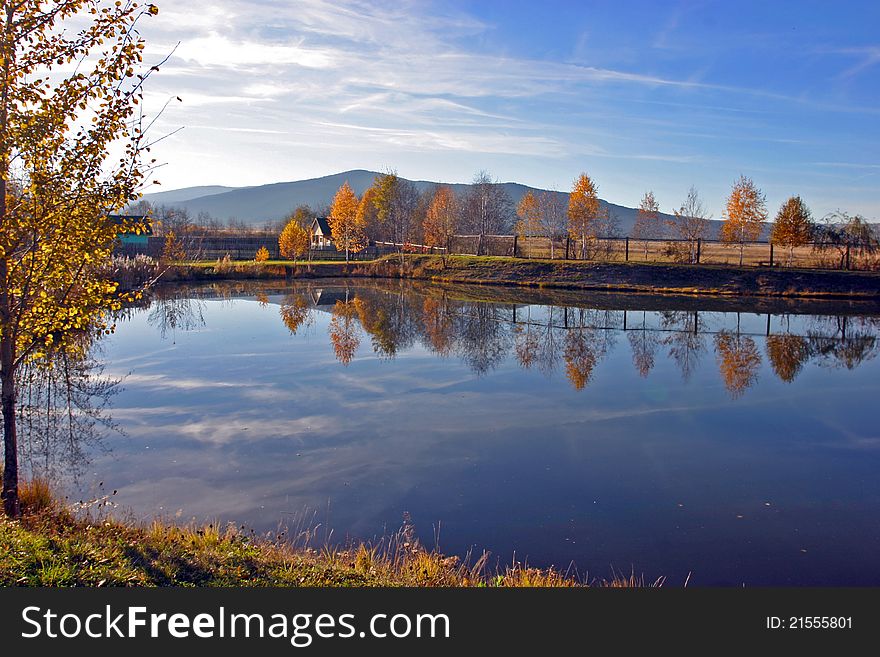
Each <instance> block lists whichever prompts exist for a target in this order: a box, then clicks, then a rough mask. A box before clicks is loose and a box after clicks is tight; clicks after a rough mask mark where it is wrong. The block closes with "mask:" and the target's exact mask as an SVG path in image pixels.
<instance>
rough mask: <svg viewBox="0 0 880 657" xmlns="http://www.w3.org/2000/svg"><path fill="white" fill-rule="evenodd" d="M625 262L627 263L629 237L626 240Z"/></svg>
mask: <svg viewBox="0 0 880 657" xmlns="http://www.w3.org/2000/svg"><path fill="white" fill-rule="evenodd" d="M625 261H626V262H629V237H627V238H626V257H625Z"/></svg>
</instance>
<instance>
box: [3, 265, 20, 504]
mask: <svg viewBox="0 0 880 657" xmlns="http://www.w3.org/2000/svg"><path fill="white" fill-rule="evenodd" d="M6 267H7V264H6V262H5V261H3V262H2V265H0V275H2V276H3V279H4V280H5V278H6V276H5V274H6V271H5V270H6ZM3 297H4V301H6V304H3V306H4V307H3V308H2V310H0V312H2V314H3V315H4V316H5V317H8V299H9V296H8V293H5V294H3ZM3 324H4V325H3V337H2V340H0V379H2V392H0V399H2V409H3V451H4V454H5V457H6V458H5V462H4V464H3V510H4V511H5V512H6V515H7V516H9V517H10V518H17V517H18V516H19V513H20V509H19V506H18V435H17V432H16V426H15V370H14V367H13V366H14V363H15V349H14V344H13V340H12V331H11V328H10V326H9V323H8V320H5V321H4V323H3Z"/></svg>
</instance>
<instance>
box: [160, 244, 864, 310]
mask: <svg viewBox="0 0 880 657" xmlns="http://www.w3.org/2000/svg"><path fill="white" fill-rule="evenodd" d="M288 277H295V278H334V277H373V278H376V277H381V278H412V279H419V280H431V281H436V282H444V283H456V284H459V283H462V284H463V283H466V284H477V285H507V286H521V287H533V288H555V289H567V290H593V291H611V292H639V293H651V294H656V293H667V294H712V295H721V296H766V297H792V298H794V297H804V298H828V299H877V298H880V274H878V273H875V272H843V271H833V270H827V271H826V270H807V269H786V268H772V269H771V268H759V267H733V266H722V265H677V264H669V263H608V262H582V261H580V262H578V261H559V260H554V261H550V260H526V259H522V258H500V257H477V256H452V257H449V258H446V259H445V260H444V259H443V258H441V257H440V256H429V255H411V254H410V255H405V256H403V257H399V256H385V257H383V258H380V259H379V260H373V261H368V262H352V263H344V262H334V263H317V262H315V263H310V264H309V263H299V264H297V265H293V263H283V262H277V263H272V264H262V265H260V264H255V263H234V264H233V266H231V267H230V266H225V267H222V268H220V269H218V268H216V267H215V266H214V265H212V264H211V263H196V264H193V265H191V266H188V267H185V268H182V269H180V270H179V271H177V272H176V273H175V274H174V275H172V276H171V277H170V278H169V280H178V281H181V280H187V281H191V280H195V281H200V280H218V279H230V278H245V279H272V278H288Z"/></svg>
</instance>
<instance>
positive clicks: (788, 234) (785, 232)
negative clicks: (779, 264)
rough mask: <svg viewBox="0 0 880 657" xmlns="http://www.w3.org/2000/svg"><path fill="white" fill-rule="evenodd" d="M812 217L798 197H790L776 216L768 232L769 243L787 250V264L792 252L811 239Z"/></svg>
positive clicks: (792, 255)
mask: <svg viewBox="0 0 880 657" xmlns="http://www.w3.org/2000/svg"><path fill="white" fill-rule="evenodd" d="M813 230H814V226H813V215H812V214H811V213H810V209H809V208H808V207H807V205H806V203H804V202H803V200H802V199H801V197H800V196H792V197H791V198H789V199H788V200H787V201H786V202H785V203H783V204H782V207H781V208H779V213H778V214H777V215H776V221H774V222H773V228H772V229H771V231H770V241H771V242H773V243H774V244H779V245H780V246H785V247H787V248H788V264H789V265H791V261H792V258H793V257H794V250H795V248H796V247H798V246H804V245H805V244H808V243H809V242H810V240H811V239H813Z"/></svg>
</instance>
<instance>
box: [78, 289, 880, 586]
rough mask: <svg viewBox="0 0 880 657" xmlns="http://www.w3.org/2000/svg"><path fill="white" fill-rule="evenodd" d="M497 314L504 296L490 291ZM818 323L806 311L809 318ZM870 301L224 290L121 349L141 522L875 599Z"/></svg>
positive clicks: (120, 420) (160, 316)
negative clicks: (310, 529) (222, 526)
mask: <svg viewBox="0 0 880 657" xmlns="http://www.w3.org/2000/svg"><path fill="white" fill-rule="evenodd" d="M481 297H482V298H483V299H485V298H487V297H488V298H491V299H494V301H482V300H477V299H479V298H481ZM805 311H806V312H807V313H808V314H803V313H804V312H805ZM874 313H876V309H874V310H872V309H870V308H869V309H865V308H858V307H855V308H854V307H852V306H846V307H844V308H841V307H840V306H839V305H838V306H830V305H825V304H815V303H814V304H812V306H808V307H798V306H784V307H780V306H772V305H770V306H766V302H762V305H761V306H760V307H757V306H749V305H747V304H746V303H745V302H742V303H740V302H732V301H719V300H706V299H703V300H688V299H676V298H669V297H665V298H664V297H661V298H657V297H634V296H603V295H599V296H583V295H581V296H580V297H577V296H573V295H570V296H567V297H547V296H538V295H536V294H528V293H524V292H514V291H505V290H493V289H489V288H477V289H475V290H463V289H441V288H415V287H413V286H411V285H403V284H397V283H388V284H378V283H375V284H367V285H365V286H363V287H358V286H349V287H346V286H344V285H340V284H339V282H338V281H337V282H327V283H322V282H320V281H318V282H315V283H312V284H309V285H307V286H300V287H283V286H280V285H274V286H256V287H254V286H252V287H250V288H249V287H247V286H238V287H235V286H227V287H222V286H214V287H200V288H195V287H194V288H182V289H178V290H171V291H168V290H166V291H164V292H163V293H162V294H161V295H160V298H158V299H156V300H154V301H153V303H152V304H151V306H150V307H149V308H146V309H142V310H136V311H132V312H131V313H130V314H129V315H128V316H127V317H126V318H125V319H123V320H121V321H120V322H119V325H118V329H117V332H116V334H115V335H113V336H112V337H111V338H109V339H108V340H106V341H105V343H104V345H103V349H102V356H101V359H102V360H103V361H104V362H105V363H106V374H109V375H111V376H116V377H122V378H123V381H122V387H123V388H124V390H122V392H120V393H119V394H118V395H116V397H115V399H114V400H113V406H112V418H113V420H114V421H115V422H116V423H117V424H118V425H119V426H120V428H121V429H123V430H124V433H125V435H120V434H114V433H111V434H110V435H109V436H108V437H107V438H105V440H104V441H103V449H97V448H96V449H92V450H90V453H89V457H90V462H89V465H88V468H87V470H86V472H85V474H84V475H83V476H82V477H80V478H79V480H78V485H79V486H80V489H81V490H85V489H90V490H94V489H95V485H96V483H97V482H103V489H104V490H107V491H110V490H112V489H116V490H118V494H117V495H116V496H115V498H114V499H115V501H116V502H117V503H118V504H119V505H120V507H121V508H127V509H131V510H132V511H133V512H134V513H135V515H137V516H139V517H144V518H150V517H153V516H155V515H156V514H161V515H165V516H167V517H171V518H180V519H182V520H187V519H190V518H196V519H199V520H207V519H220V520H221V521H227V520H232V521H235V522H238V523H243V524H246V525H248V526H250V527H252V528H254V529H256V530H258V531H269V530H274V529H276V528H277V527H278V526H279V523H281V524H283V525H291V524H296V523H297V522H299V521H301V520H302V518H303V517H306V518H307V519H310V521H314V522H318V523H321V524H322V527H323V529H322V530H321V531H322V532H323V531H327V530H328V529H332V532H333V533H332V537H333V538H334V539H335V540H339V541H344V540H345V538H346V537H348V536H350V537H357V538H367V539H369V538H373V537H377V536H381V535H384V534H387V533H390V532H393V531H395V530H397V529H398V528H399V527H400V524H401V519H402V517H403V514H404V513H409V514H410V515H411V517H412V521H413V522H414V524H415V527H416V531H417V533H418V535H419V536H420V538H421V540H422V542H424V543H426V544H428V545H430V546H433V545H434V542H435V537H436V536H437V535H438V534H439V545H440V548H441V549H442V550H443V551H444V552H446V553H449V554H463V553H465V552H467V551H468V550H469V549H471V548H474V549H475V550H476V551H478V552H479V551H482V550H484V549H485V550H489V551H491V553H492V554H493V556H494V558H497V559H499V560H500V561H501V562H502V563H506V562H510V561H511V560H512V559H513V558H516V559H518V560H525V559H528V562H529V563H531V564H534V565H540V566H546V565H551V564H555V565H558V566H562V567H566V566H568V565H569V564H570V563H572V562H573V563H574V564H575V565H576V566H577V568H578V569H579V570H580V571H581V572H589V573H590V574H593V575H598V576H605V575H608V574H609V572H610V569H611V568H612V567H614V568H615V569H617V570H620V571H624V572H627V573H628V572H629V571H630V570H634V571H635V572H636V573H645V575H646V576H648V577H650V578H653V577H656V576H660V575H664V576H666V577H667V578H668V581H669V583H670V584H680V583H682V582H683V581H684V580H685V578H686V577H687V576H688V573H692V575H691V582H692V584H699V585H719V584H720V585H741V584H743V583H745V584H747V585H768V584H798V585H800V584H819V585H828V584H834V585H846V584H874V585H877V584H880V477H878V473H880V429H878V423H877V406H878V403H880V396H878V392H880V377H878V374H880V366H878V360H877V359H876V358H875V355H876V353H877V351H878V349H880V342H878V340H877V332H878V329H880V320H878V316H877V315H876V314H874Z"/></svg>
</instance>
